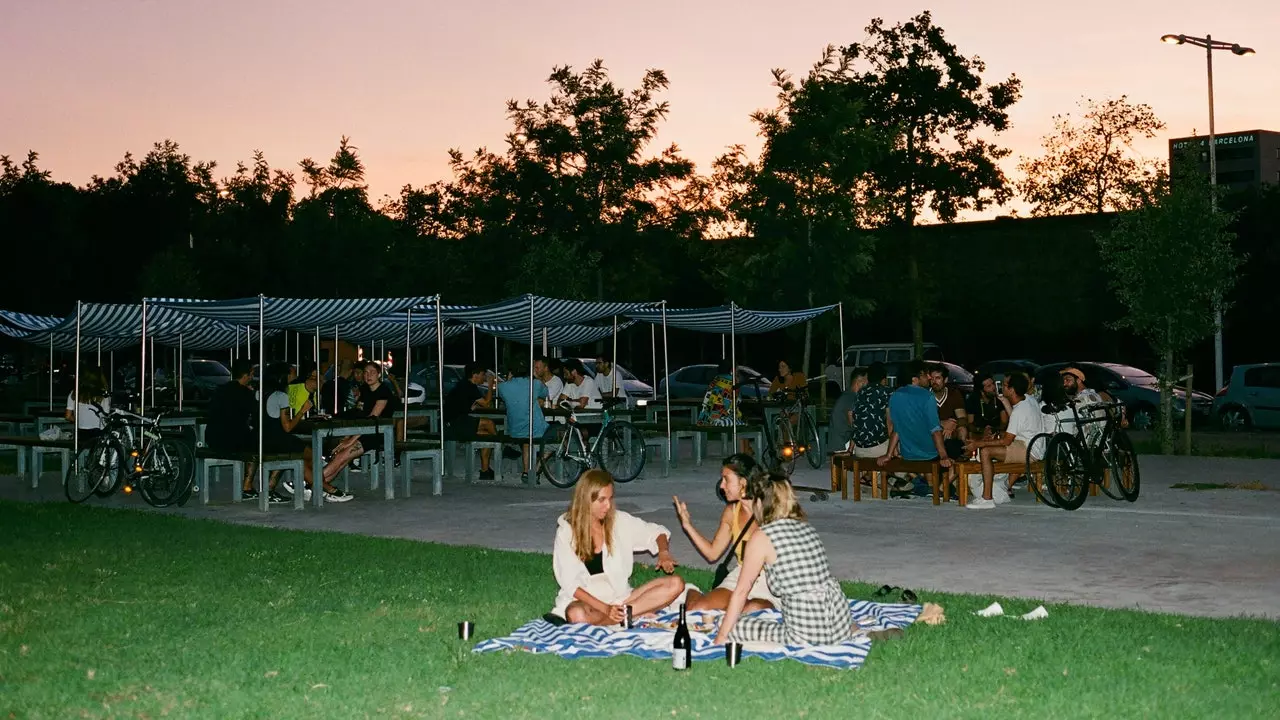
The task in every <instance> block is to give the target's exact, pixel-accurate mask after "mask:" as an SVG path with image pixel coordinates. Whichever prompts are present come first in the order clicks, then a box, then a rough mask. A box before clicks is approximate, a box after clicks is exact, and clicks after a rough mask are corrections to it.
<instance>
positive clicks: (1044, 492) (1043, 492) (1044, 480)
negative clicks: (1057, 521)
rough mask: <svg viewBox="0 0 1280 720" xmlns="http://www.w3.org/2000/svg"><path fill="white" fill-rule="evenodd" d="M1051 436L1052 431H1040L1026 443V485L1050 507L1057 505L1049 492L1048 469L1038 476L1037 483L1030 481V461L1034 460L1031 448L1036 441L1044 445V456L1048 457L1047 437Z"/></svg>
mask: <svg viewBox="0 0 1280 720" xmlns="http://www.w3.org/2000/svg"><path fill="white" fill-rule="evenodd" d="M1053 436H1054V435H1053V433H1040V434H1039V435H1036V436H1035V437H1033V438H1031V442H1030V443H1028V444H1027V486H1028V487H1030V488H1031V491H1032V492H1033V493H1035V494H1036V497H1037V498H1039V499H1040V502H1042V503H1044V504H1045V505H1048V506H1049V507H1051V508H1056V507H1058V503H1056V502H1054V500H1053V496H1052V495H1050V494H1049V473H1048V471H1047V470H1046V471H1045V472H1044V473H1043V474H1042V475H1041V478H1040V480H1041V482H1040V483H1039V484H1037V483H1034V482H1032V481H1031V463H1032V462H1034V460H1032V459H1031V457H1032V455H1031V451H1032V448H1034V447H1036V443H1040V444H1041V445H1043V446H1045V452H1044V457H1046V458H1048V457H1049V453H1048V444H1049V439H1050V438H1052V437H1053ZM1045 467H1046V468H1048V465H1046V466H1045Z"/></svg>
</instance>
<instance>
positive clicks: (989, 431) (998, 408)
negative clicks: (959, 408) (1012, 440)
mask: <svg viewBox="0 0 1280 720" xmlns="http://www.w3.org/2000/svg"><path fill="white" fill-rule="evenodd" d="M965 412H966V414H967V415H968V416H969V435H970V437H975V438H976V437H994V436H995V435H996V434H997V433H999V432H1001V431H1002V430H1004V428H1005V426H1006V425H1008V424H1009V413H1008V412H1007V411H1006V410H1005V409H1004V403H1002V402H1000V393H999V392H997V391H996V381H995V379H994V378H992V377H991V376H990V375H987V374H986V373H978V374H977V376H975V377H974V379H973V392H971V393H969V398H968V399H967V400H966V401H965Z"/></svg>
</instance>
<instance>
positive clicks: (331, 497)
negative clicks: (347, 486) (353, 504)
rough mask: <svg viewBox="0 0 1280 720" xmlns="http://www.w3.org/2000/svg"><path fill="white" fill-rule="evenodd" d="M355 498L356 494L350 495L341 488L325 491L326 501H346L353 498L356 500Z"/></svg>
mask: <svg viewBox="0 0 1280 720" xmlns="http://www.w3.org/2000/svg"><path fill="white" fill-rule="evenodd" d="M354 499H355V496H353V495H348V494H346V493H344V492H342V491H341V490H338V491H337V492H329V491H328V490H325V491H324V501H325V502H331V503H344V502H350V501H351V500H354Z"/></svg>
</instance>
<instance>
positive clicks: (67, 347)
mask: <svg viewBox="0 0 1280 720" xmlns="http://www.w3.org/2000/svg"><path fill="white" fill-rule="evenodd" d="M0 333H2V334H4V335H8V336H9V337H12V338H15V339H18V340H22V341H23V342H29V343H31V344H32V345H35V346H36V347H42V348H48V347H49V345H50V342H49V341H50V339H52V340H53V343H52V344H53V349H54V350H57V351H58V352H75V351H76V336H75V334H74V333H72V334H70V335H68V334H67V333H59V332H54V333H51V332H41V331H37V332H29V331H21V330H14V329H13V328H9V327H5V326H3V325H0ZM137 344H138V340H137V338H122V337H108V338H86V337H81V338H80V350H81V352H86V353H87V352H94V351H96V350H98V349H102V350H121V349H124V348H127V347H131V346H133V345H137Z"/></svg>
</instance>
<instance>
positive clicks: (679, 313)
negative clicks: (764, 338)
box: [627, 304, 837, 335]
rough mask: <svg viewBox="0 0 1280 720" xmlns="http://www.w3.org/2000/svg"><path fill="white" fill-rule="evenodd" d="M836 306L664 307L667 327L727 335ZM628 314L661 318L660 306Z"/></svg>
mask: <svg viewBox="0 0 1280 720" xmlns="http://www.w3.org/2000/svg"><path fill="white" fill-rule="evenodd" d="M836 307H837V306H836V305H825V306H823V307H816V308H808V309H805V310H748V309H747V308H742V307H738V306H737V305H734V304H729V305H721V306H720V307H710V308H674V309H671V310H667V313H666V319H667V325H668V326H669V327H677V328H684V329H686V330H698V331H701V332H710V333H722V334H726V335H727V334H729V333H733V334H736V335H754V334H758V333H766V332H771V331H773V330H780V329H782V328H785V327H789V326H791V325H797V324H799V323H802V322H806V321H808V320H812V319H813V318H815V317H818V316H819V315H821V314H823V313H825V312H829V311H831V310H834V309H835V308H836ZM627 317H630V318H635V319H636V320H643V321H644V322H648V323H654V324H659V323H661V322H662V310H661V309H652V308H650V309H645V310H639V311H634V312H630V313H627Z"/></svg>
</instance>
